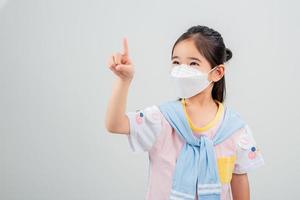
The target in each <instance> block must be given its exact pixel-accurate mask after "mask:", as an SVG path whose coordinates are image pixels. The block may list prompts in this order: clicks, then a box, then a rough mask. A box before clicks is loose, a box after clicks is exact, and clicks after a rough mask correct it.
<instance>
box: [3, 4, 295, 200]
mask: <svg viewBox="0 0 300 200" xmlns="http://www.w3.org/2000/svg"><path fill="white" fill-rule="evenodd" d="M0 6H1V7H0V70H1V71H0V89H1V91H0V92H1V93H0V94H1V98H0V159H1V160H0V170H1V171H0V199H1V200H2V199H3V200H17V199H18V200H21V199H22V200H52V199H55V200H75V199H85V200H96V199H97V200H99V199H106V200H117V199H118V200H119V199H136V200H139V199H143V198H144V196H145V192H146V186H147V176H148V157H147V154H146V153H145V154H133V153H132V152H131V151H130V148H129V145H128V141H127V138H126V137H125V136H120V135H112V134H109V133H108V132H107V131H106V130H105V127H104V116H105V110H106V107H107V103H108V99H109V97H110V94H111V90H112V85H113V81H114V79H115V77H114V75H113V74H112V73H111V71H110V70H108V68H107V66H106V60H107V58H108V56H109V55H110V54H112V53H114V52H117V51H121V50H122V38H123V36H127V37H128V42H129V48H130V54H131V57H132V60H133V62H134V64H135V66H136V74H135V75H136V76H135V78H134V81H133V82H132V85H131V88H130V93H129V96H128V107H127V110H128V111H135V110H136V109H141V108H144V107H146V106H150V105H153V104H158V103H160V102H162V101H165V100H168V99H171V98H173V92H172V90H171V89H170V88H171V85H170V82H169V79H168V71H169V68H170V56H171V48H172V45H173V43H174V42H175V40H176V39H177V38H178V37H179V36H180V35H181V34H182V33H183V32H184V31H186V29H188V28H189V27H190V26H193V25H198V24H199V25H206V26H209V27H211V28H214V29H215V30H217V31H219V32H220V33H221V34H222V36H223V38H224V41H225V44H226V46H227V47H228V48H230V49H231V50H232V52H233V58H232V60H230V62H229V63H228V65H227V68H226V84H227V94H228V96H227V99H226V103H227V104H229V105H231V106H234V108H235V109H236V110H238V111H239V112H240V114H241V115H242V116H243V118H244V119H245V120H246V121H247V122H248V124H249V125H250V126H251V128H252V130H253V133H254V137H255V139H256V141H257V143H258V145H259V146H260V148H261V151H262V153H263V154H264V158H265V161H266V165H265V166H264V167H262V168H260V169H258V170H256V171H254V172H252V173H250V175H249V177H250V182H251V194H252V199H254V200H269V199H270V200H277V199H278V200H281V199H300V193H299V178H300V177H299V173H300V172H299V158H298V157H299V153H300V151H299V143H300V141H299V140H300V136H299V134H300V131H299V122H298V120H299V119H300V114H299V106H298V103H299V101H300V98H299V91H300V81H299V74H300V70H299V67H298V66H297V65H298V63H299V41H300V39H299V35H300V26H299V18H300V14H299V12H298V8H299V6H300V5H299V1H296V0H295V1H279V0H275V1H274V0H273V1H271V0H266V1H259V0H252V1H237V0H236V1H231V0H228V1H208V0H207V1H200V0H198V1H191V0H187V1H178V0H177V1H176V0H175V1H174V0H173V1H171V0H165V1H159V0H152V1H138V0H134V1H121V0H118V1H117V0H111V1H104V0H97V1H96V0H93V1H92V0H85V1H83V0H82V1H79V0H73V1H71V0H51V1H46V0H35V1H34V0H26V1H25V0H23V1H21V0H19V1H17V0H8V1H1V2H0Z"/></svg>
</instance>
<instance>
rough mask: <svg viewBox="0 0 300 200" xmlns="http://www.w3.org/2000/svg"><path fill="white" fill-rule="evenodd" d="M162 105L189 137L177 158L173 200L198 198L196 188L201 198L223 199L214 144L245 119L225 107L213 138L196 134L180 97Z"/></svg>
mask: <svg viewBox="0 0 300 200" xmlns="http://www.w3.org/2000/svg"><path fill="white" fill-rule="evenodd" d="M159 109H160V111H161V113H162V114H163V116H164V117H165V118H166V120H167V121H168V122H169V123H170V125H171V126H172V127H173V128H174V129H175V131H176V133H177V134H178V135H179V136H180V137H181V138H182V139H183V140H184V141H185V144H184V145H183V147H182V149H181V151H180V153H179V155H178V158H177V160H176V166H175V171H174V173H173V179H172V181H173V182H172V190H171V192H170V200H172V199H173V200H175V199H176V200H194V199H195V194H196V189H197V190H198V199H200V200H220V194H221V183H220V179H219V175H218V168H217V161H216V157H215V151H214V146H215V145H217V144H219V143H221V142H222V141H224V140H225V139H227V138H228V137H230V136H231V135H232V134H233V133H234V132H235V131H236V130H238V129H240V128H242V127H243V126H244V125H245V123H244V121H243V120H242V119H241V118H240V116H239V115H238V114H237V113H236V112H234V111H233V110H231V109H228V108H227V107H225V109H224V112H225V113H224V119H223V122H222V124H221V125H220V127H219V128H218V130H217V132H216V134H215V136H214V137H213V139H212V140H211V139H209V138H207V136H205V135H202V136H200V138H197V137H196V136H194V135H193V132H192V130H191V128H190V126H189V124H188V121H187V119H186V117H185V114H184V110H183V106H182V104H181V102H180V101H178V100H177V101H168V102H165V103H163V104H161V105H159ZM196 186H198V188H196Z"/></svg>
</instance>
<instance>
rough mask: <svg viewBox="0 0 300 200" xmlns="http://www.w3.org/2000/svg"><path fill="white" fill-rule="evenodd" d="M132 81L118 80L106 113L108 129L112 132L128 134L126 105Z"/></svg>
mask: <svg viewBox="0 0 300 200" xmlns="http://www.w3.org/2000/svg"><path fill="white" fill-rule="evenodd" d="M130 83H131V80H126V81H124V80H122V79H120V78H117V79H116V81H115V82H114V87H113V91H112V95H111V97H110V100H109V103H108V107H107V111H106V128H107V130H108V131H110V132H115V133H128V132H129V127H128V124H127V123H128V122H127V117H126V115H125V112H126V103H127V96H128V90H129V86H130Z"/></svg>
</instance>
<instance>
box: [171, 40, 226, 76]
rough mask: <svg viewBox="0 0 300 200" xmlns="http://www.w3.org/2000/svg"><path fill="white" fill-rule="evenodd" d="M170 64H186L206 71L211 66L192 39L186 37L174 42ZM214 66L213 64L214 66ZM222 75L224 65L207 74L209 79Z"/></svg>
mask: <svg viewBox="0 0 300 200" xmlns="http://www.w3.org/2000/svg"><path fill="white" fill-rule="evenodd" d="M172 64H187V65H191V66H192V67H195V68H197V69H199V70H200V71H202V72H204V73H207V72H209V71H210V70H211V69H212V68H211V66H210V63H209V62H208V61H207V59H206V58H205V57H204V56H202V55H201V54H200V52H199V51H198V49H197V47H196V46H195V44H194V42H193V40H192V39H187V40H183V41H181V42H179V43H178V44H176V46H175V48H174V51H173V55H172ZM214 67H215V66H214ZM223 75H224V65H219V67H218V68H217V69H215V70H213V71H212V72H211V73H210V74H209V75H208V78H209V80H212V81H215V82H216V81H218V80H220V79H221V78H222V76H223Z"/></svg>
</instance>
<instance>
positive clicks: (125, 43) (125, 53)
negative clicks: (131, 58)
mask: <svg viewBox="0 0 300 200" xmlns="http://www.w3.org/2000/svg"><path fill="white" fill-rule="evenodd" d="M123 48H124V53H123V54H124V56H128V55H129V52H128V41H127V38H126V37H124V39H123Z"/></svg>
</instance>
